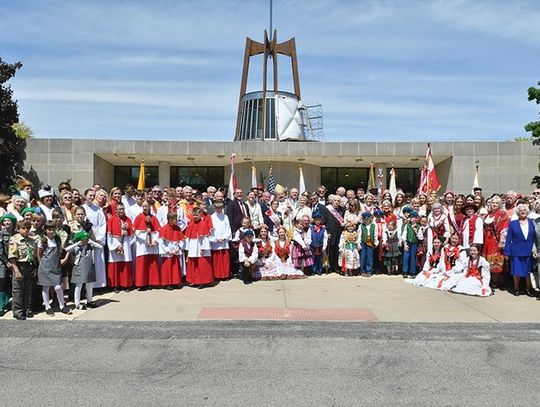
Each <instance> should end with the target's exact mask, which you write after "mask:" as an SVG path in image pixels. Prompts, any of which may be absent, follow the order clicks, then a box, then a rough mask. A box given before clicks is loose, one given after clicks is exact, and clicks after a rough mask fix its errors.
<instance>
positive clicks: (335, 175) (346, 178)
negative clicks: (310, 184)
mask: <svg viewBox="0 0 540 407" xmlns="http://www.w3.org/2000/svg"><path fill="white" fill-rule="evenodd" d="M368 176H369V168H353V167H343V168H342V167H323V168H321V184H322V185H324V186H325V187H326V189H327V190H328V192H329V193H331V194H333V193H334V192H335V191H336V189H337V188H338V187H341V186H342V187H344V188H345V189H354V190H355V191H356V188H360V187H362V188H364V189H366V188H367V185H368Z"/></svg>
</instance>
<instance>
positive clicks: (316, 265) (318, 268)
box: [310, 212, 328, 276]
mask: <svg viewBox="0 0 540 407" xmlns="http://www.w3.org/2000/svg"><path fill="white" fill-rule="evenodd" d="M310 228H311V253H312V254H313V266H312V268H311V272H312V274H314V275H319V276H320V275H321V274H322V272H323V255H324V252H325V251H326V246H327V245H328V233H327V232H326V227H325V226H324V224H323V215H322V213H321V212H315V213H314V214H313V224H312V225H311V227H310Z"/></svg>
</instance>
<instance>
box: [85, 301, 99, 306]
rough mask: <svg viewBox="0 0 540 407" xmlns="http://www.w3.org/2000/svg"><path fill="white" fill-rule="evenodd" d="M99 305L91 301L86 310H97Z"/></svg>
mask: <svg viewBox="0 0 540 407" xmlns="http://www.w3.org/2000/svg"><path fill="white" fill-rule="evenodd" d="M97 307H99V305H97V304H96V303H95V302H94V301H90V302H87V303H86V308H97Z"/></svg>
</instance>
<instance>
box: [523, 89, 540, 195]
mask: <svg viewBox="0 0 540 407" xmlns="http://www.w3.org/2000/svg"><path fill="white" fill-rule="evenodd" d="M538 85H540V82H538ZM528 94H529V102H530V101H532V100H534V101H536V104H537V105H540V89H538V88H535V87H534V86H531V87H530V88H529V90H528ZM525 131H529V132H531V136H532V141H533V144H534V145H535V146H539V145H540V121H536V122H530V123H528V124H527V125H526V126H525ZM538 171H539V172H540V163H538ZM531 184H536V186H537V187H540V175H537V176H536V177H534V178H533V180H532V182H531Z"/></svg>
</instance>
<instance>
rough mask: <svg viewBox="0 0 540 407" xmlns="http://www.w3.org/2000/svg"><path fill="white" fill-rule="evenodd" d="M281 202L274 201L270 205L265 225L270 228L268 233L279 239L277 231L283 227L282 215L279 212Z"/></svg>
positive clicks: (266, 213)
mask: <svg viewBox="0 0 540 407" xmlns="http://www.w3.org/2000/svg"><path fill="white" fill-rule="evenodd" d="M278 207H279V202H278V200H277V199H274V200H273V201H272V202H271V203H270V208H269V209H268V210H267V211H266V212H265V214H264V223H265V224H266V226H268V232H269V233H270V235H271V236H274V237H277V231H278V229H279V227H280V226H281V225H282V223H283V222H282V215H281V213H280V212H278Z"/></svg>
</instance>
